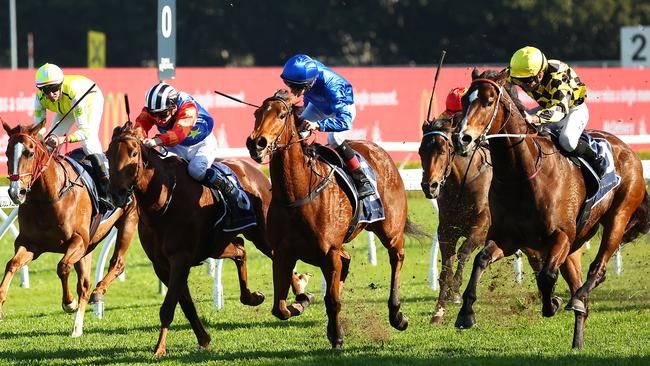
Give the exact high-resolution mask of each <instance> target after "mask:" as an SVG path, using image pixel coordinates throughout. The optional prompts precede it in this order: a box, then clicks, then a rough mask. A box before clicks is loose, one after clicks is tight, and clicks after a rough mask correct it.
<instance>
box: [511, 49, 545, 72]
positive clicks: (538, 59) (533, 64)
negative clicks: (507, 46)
mask: <svg viewBox="0 0 650 366" xmlns="http://www.w3.org/2000/svg"><path fill="white" fill-rule="evenodd" d="M547 65H548V62H547V61H546V56H544V54H543V53H542V51H540V50H539V49H537V48H535V47H530V46H526V47H524V48H520V49H518V50H517V51H516V52H515V53H514V54H513V55H512V58H511V59H510V76H512V77H514V78H527V77H531V76H535V75H537V74H538V73H539V72H540V71H541V70H544V69H546V66H547Z"/></svg>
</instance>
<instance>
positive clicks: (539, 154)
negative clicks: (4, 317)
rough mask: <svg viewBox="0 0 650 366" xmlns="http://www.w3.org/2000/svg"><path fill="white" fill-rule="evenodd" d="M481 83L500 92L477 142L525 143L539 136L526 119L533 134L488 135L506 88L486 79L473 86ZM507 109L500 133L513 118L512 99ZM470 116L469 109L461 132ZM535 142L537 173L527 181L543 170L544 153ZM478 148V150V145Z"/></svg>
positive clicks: (537, 131)
mask: <svg viewBox="0 0 650 366" xmlns="http://www.w3.org/2000/svg"><path fill="white" fill-rule="evenodd" d="M480 83H487V84H489V85H491V86H493V87H494V88H496V89H497V91H498V96H497V100H496V102H495V103H494V109H493V110H492V115H491V116H490V121H489V122H488V123H487V125H486V126H485V128H484V129H483V132H481V135H480V136H479V137H478V138H477V141H478V142H479V143H482V142H485V141H487V140H488V139H492V138H508V137H514V138H521V139H522V140H521V141H523V140H524V139H526V138H535V137H537V136H538V134H539V130H538V129H537V127H535V126H534V125H532V124H531V123H529V122H528V121H526V120H525V119H524V123H525V124H526V126H527V127H529V128H532V129H533V131H534V132H533V133H522V134H516V133H495V134H490V135H488V131H490V129H491V127H492V123H493V122H494V120H495V119H496V116H497V113H498V111H499V105H500V104H501V99H502V95H503V94H504V91H503V89H504V87H503V85H499V84H498V83H497V82H495V81H494V80H491V79H486V78H477V79H474V80H472V84H471V85H472V86H473V85H475V84H480ZM476 92H477V90H474V91H473V93H476ZM506 109H507V111H508V117H507V119H506V121H505V122H504V123H503V124H502V125H501V127H500V128H499V132H500V131H502V130H503V129H504V128H505V127H506V125H507V124H508V122H509V121H510V119H511V116H512V100H511V99H509V100H508V107H507V108H506ZM468 115H469V108H468V110H467V112H466V113H465V116H464V117H463V121H462V124H461V128H460V130H461V131H462V130H463V129H464V128H465V127H466V126H467V119H468ZM521 141H520V142H521ZM533 142H534V144H535V146H536V147H537V150H538V152H537V158H536V160H535V172H533V173H532V174H531V175H530V176H529V177H527V178H526V180H530V179H533V178H535V177H536V176H537V174H538V173H539V172H540V171H541V169H542V165H541V157H542V155H543V153H542V150H541V146H539V143H538V142H537V141H535V140H533ZM476 146H477V148H478V144H477V145H476ZM513 146H514V145H513ZM493 179H494V180H496V181H499V182H500V183H505V182H501V181H500V180H499V179H498V178H497V177H493Z"/></svg>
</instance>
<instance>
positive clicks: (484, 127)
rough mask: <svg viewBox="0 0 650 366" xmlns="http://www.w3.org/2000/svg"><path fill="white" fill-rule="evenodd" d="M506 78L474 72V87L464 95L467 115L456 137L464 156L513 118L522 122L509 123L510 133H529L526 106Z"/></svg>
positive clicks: (457, 147) (490, 72)
mask: <svg viewBox="0 0 650 366" xmlns="http://www.w3.org/2000/svg"><path fill="white" fill-rule="evenodd" d="M507 76H508V75H507V73H505V72H496V71H493V70H488V71H485V72H483V73H482V74H479V72H478V71H477V70H476V69H474V70H473V71H472V84H471V86H470V88H469V90H468V91H467V93H466V94H465V96H463V107H464V112H465V116H464V117H463V120H462V121H461V123H460V126H459V128H458V132H457V133H455V134H454V136H453V140H454V146H455V148H456V152H457V153H459V154H461V155H464V156H465V155H467V154H468V152H469V151H471V150H474V149H476V148H477V147H478V146H479V145H480V144H481V143H483V142H485V140H486V138H487V135H488V134H495V133H497V132H499V131H504V130H505V129H506V123H507V122H508V121H510V120H511V118H510V117H511V116H512V117H515V118H513V119H519V121H517V123H510V124H509V125H508V127H507V128H508V129H509V131H508V132H511V133H517V132H520V133H525V132H526V128H527V126H526V124H525V121H524V120H523V117H522V116H521V114H520V111H522V110H524V106H523V104H522V103H521V101H519V98H518V97H517V92H516V91H515V90H514V87H513V86H512V84H510V83H508V82H507ZM513 105H514V107H515V108H513ZM515 115H518V116H515ZM517 117H518V118H517ZM520 122H524V123H520Z"/></svg>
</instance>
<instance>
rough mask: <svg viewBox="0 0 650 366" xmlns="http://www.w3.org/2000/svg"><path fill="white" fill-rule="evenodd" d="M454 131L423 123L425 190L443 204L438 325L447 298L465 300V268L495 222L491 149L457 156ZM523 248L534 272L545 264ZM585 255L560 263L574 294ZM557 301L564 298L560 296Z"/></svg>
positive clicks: (445, 124) (447, 123)
mask: <svg viewBox="0 0 650 366" xmlns="http://www.w3.org/2000/svg"><path fill="white" fill-rule="evenodd" d="M515 102H518V100H515ZM520 108H523V105H520ZM454 129H455V127H454V125H452V122H451V121H443V120H439V121H433V122H430V123H426V124H424V125H423V126H422V132H423V136H422V142H421V144H420V149H419V155H420V159H421V162H422V168H423V174H422V191H423V192H424V195H425V196H426V197H427V198H436V199H437V201H438V208H439V214H438V217H439V219H438V238H439V242H440V253H441V255H442V263H443V265H442V272H441V274H440V292H439V295H438V303H437V304H436V308H435V310H434V314H433V317H432V318H431V323H433V324H440V323H442V322H443V318H444V314H445V306H446V303H447V301H449V300H450V299H451V300H453V301H454V302H456V301H458V302H460V292H459V291H460V290H459V289H460V286H461V285H462V283H463V267H464V265H465V263H466V262H467V260H468V259H469V257H470V255H471V253H472V251H473V250H474V249H475V248H477V247H478V246H480V245H483V244H484V243H485V238H486V236H487V230H488V228H489V227H490V223H491V219H490V207H489V202H488V190H489V188H490V182H491V181H492V165H491V163H490V156H489V155H490V151H489V150H488V149H487V148H485V147H479V148H478V149H476V150H475V151H476V152H475V154H473V156H462V155H458V154H456V153H455V151H454V147H453V146H452V143H451V138H452V132H453V131H454ZM461 236H462V237H465V241H464V242H463V244H461V246H460V249H459V250H458V267H457V269H456V272H455V273H454V271H453V262H454V256H455V255H456V253H455V251H456V243H457V242H458V239H459V238H460V237H461ZM522 251H523V252H524V254H526V256H527V257H528V261H529V263H530V265H531V266H532V267H533V271H534V272H535V273H539V272H540V271H541V270H542V267H543V258H542V257H543V256H542V254H541V253H539V252H537V251H535V250H533V249H531V248H522ZM581 256H582V248H581V249H579V250H576V251H575V252H573V253H572V254H570V255H569V257H568V258H567V261H566V262H564V264H563V265H562V266H561V267H560V270H561V273H562V276H563V277H564V279H565V280H566V282H567V284H568V285H569V291H570V292H571V295H572V296H573V294H575V292H576V291H577V290H578V288H580V286H582V278H581V263H580V258H581ZM555 301H560V300H559V298H557V299H555Z"/></svg>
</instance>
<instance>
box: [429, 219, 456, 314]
mask: <svg viewBox="0 0 650 366" xmlns="http://www.w3.org/2000/svg"><path fill="white" fill-rule="evenodd" d="M438 237H439V238H440V239H439V243H440V256H441V257H442V270H441V271H440V278H439V279H438V282H439V283H440V291H439V292H438V302H437V303H436V307H435V310H434V312H433V316H432V317H431V324H442V321H443V318H444V315H445V308H446V305H447V301H448V299H449V292H450V287H451V286H452V282H453V274H454V270H453V262H454V254H455V249H456V241H458V237H455V239H456V241H454V238H453V237H452V236H450V235H448V234H447V233H446V232H445V231H443V230H438Z"/></svg>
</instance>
